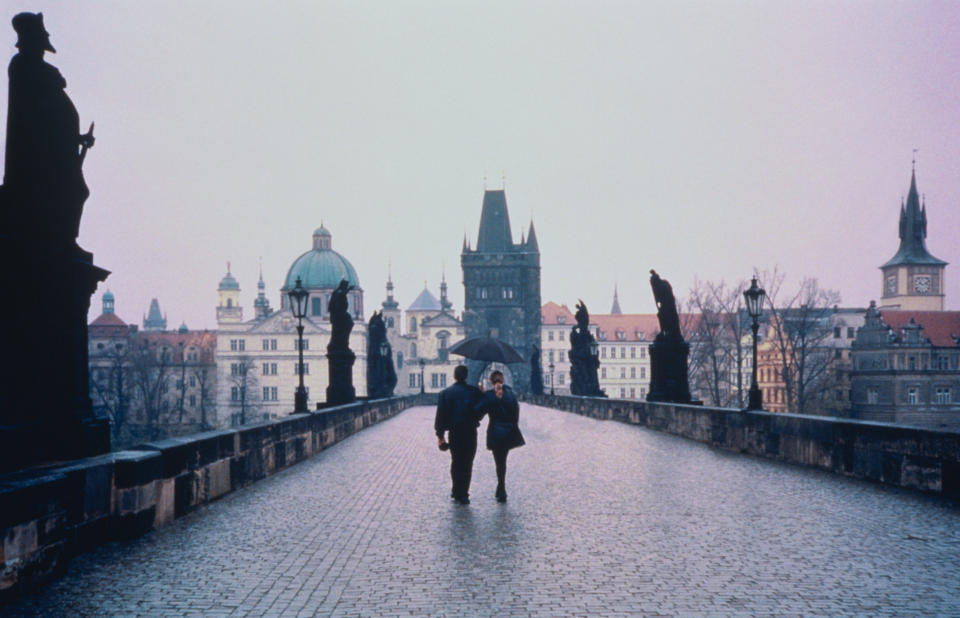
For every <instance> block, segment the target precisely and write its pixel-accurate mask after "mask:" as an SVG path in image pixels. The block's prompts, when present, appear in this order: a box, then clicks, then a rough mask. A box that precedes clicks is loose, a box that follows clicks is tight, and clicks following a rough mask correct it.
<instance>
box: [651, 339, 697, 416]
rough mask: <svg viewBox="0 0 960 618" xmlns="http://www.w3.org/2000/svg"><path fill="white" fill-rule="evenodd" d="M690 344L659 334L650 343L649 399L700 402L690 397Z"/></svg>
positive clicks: (672, 401)
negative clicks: (688, 368) (688, 363)
mask: <svg viewBox="0 0 960 618" xmlns="http://www.w3.org/2000/svg"><path fill="white" fill-rule="evenodd" d="M689 354H690V344H688V343H687V342H685V341H683V340H682V339H681V340H679V341H671V340H668V339H666V338H662V337H660V336H659V335H658V336H657V338H656V339H654V341H653V343H652V344H650V392H649V393H647V401H664V402H670V403H699V402H694V401H691V399H690V383H689V381H688V379H687V356H688V355H689Z"/></svg>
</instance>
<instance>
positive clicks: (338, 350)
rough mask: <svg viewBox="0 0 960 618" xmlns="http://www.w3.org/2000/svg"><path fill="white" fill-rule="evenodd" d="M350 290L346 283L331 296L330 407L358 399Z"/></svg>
mask: <svg viewBox="0 0 960 618" xmlns="http://www.w3.org/2000/svg"><path fill="white" fill-rule="evenodd" d="M351 289H352V288H351V286H350V284H349V283H347V280H346V279H342V280H341V281H340V285H338V286H337V289H335V290H334V291H333V294H331V295H330V302H329V303H328V304H327V313H328V314H329V315H330V331H331V332H330V343H328V344H327V364H328V366H329V375H330V383H329V385H328V386H327V405H328V406H337V405H340V404H344V403H350V402H351V401H354V400H355V399H356V398H357V392H356V389H355V388H354V387H353V362H354V361H355V360H356V358H357V357H356V355H355V354H354V353H353V351H351V350H350V331H351V330H353V318H352V317H350V310H349V307H350V305H349V301H348V299H347V292H349V291H350V290H351Z"/></svg>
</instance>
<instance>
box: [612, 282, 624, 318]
mask: <svg viewBox="0 0 960 618" xmlns="http://www.w3.org/2000/svg"><path fill="white" fill-rule="evenodd" d="M610 314H611V315H623V311H620V299H619V298H617V284H616V283H614V284H613V306H612V307H610Z"/></svg>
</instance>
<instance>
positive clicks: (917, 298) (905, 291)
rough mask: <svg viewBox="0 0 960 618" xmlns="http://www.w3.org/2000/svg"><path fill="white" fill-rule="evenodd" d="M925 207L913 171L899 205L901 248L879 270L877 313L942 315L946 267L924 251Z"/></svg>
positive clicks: (942, 262) (925, 234)
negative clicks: (883, 310)
mask: <svg viewBox="0 0 960 618" xmlns="http://www.w3.org/2000/svg"><path fill="white" fill-rule="evenodd" d="M926 237H927V205H926V199H924V203H923V204H922V205H921V203H920V197H919V194H918V193H917V174H916V168H914V170H913V171H912V173H911V175H910V191H909V193H908V194H907V201H906V203H905V204H904V203H901V204H900V248H899V249H898V250H897V253H896V255H894V256H893V257H892V258H890V260H889V261H888V262H887V263H886V264H884V265H883V266H881V267H880V270H881V271H882V272H883V282H882V285H883V291H882V293H881V297H880V309H895V310H900V311H943V299H944V289H943V283H944V278H943V272H944V269H945V268H946V266H947V263H946V262H944V261H943V260H939V259H937V258H935V257H933V256H932V255H930V252H929V251H927V247H926V241H925V239H926Z"/></svg>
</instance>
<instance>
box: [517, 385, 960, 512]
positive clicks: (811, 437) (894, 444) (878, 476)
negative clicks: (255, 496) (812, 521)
mask: <svg viewBox="0 0 960 618" xmlns="http://www.w3.org/2000/svg"><path fill="white" fill-rule="evenodd" d="M524 399H525V400H526V401H529V402H530V403H534V404H536V405H541V406H546V407H550V408H556V409H559V410H566V411H568V412H574V413H576V414H580V415H583V416H588V417H591V418H596V419H601V420H614V421H620V422H624V423H630V424H633V425H640V426H643V427H649V428H650V429H656V430H657V431H663V432H665V433H670V434H674V435H677V436H682V437H685V438H689V439H691V440H696V441H698V442H703V443H706V444H710V445H712V446H716V447H719V448H723V449H726V450H731V451H737V452H741V453H747V454H750V455H755V456H758V457H766V458H769V459H776V460H779V461H785V462H789V463H794V464H800V465H805V466H812V467H815V468H820V469H823V470H829V471H831V472H835V473H837V474H842V475H844V476H852V477H856V478H862V479H868V480H872V481H876V482H880V483H884V484H887V485H894V486H897V487H903V488H907V489H912V490H918V491H922V492H925V493H931V494H938V495H941V496H944V497H946V498H949V499H950V500H955V501H960V431H957V430H949V429H928V428H923V427H907V426H904V425H895V424H892V423H880V422H872V421H862V420H852V419H844V418H833V417H825V416H806V415H800V414H775V413H771V412H764V411H751V412H744V411H741V410H731V409H725V408H710V407H706V406H691V405H683V404H669V403H647V402H638V401H625V400H618V399H604V398H597V397H571V396H562V395H542V396H529V395H528V396H525V397H524Z"/></svg>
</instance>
